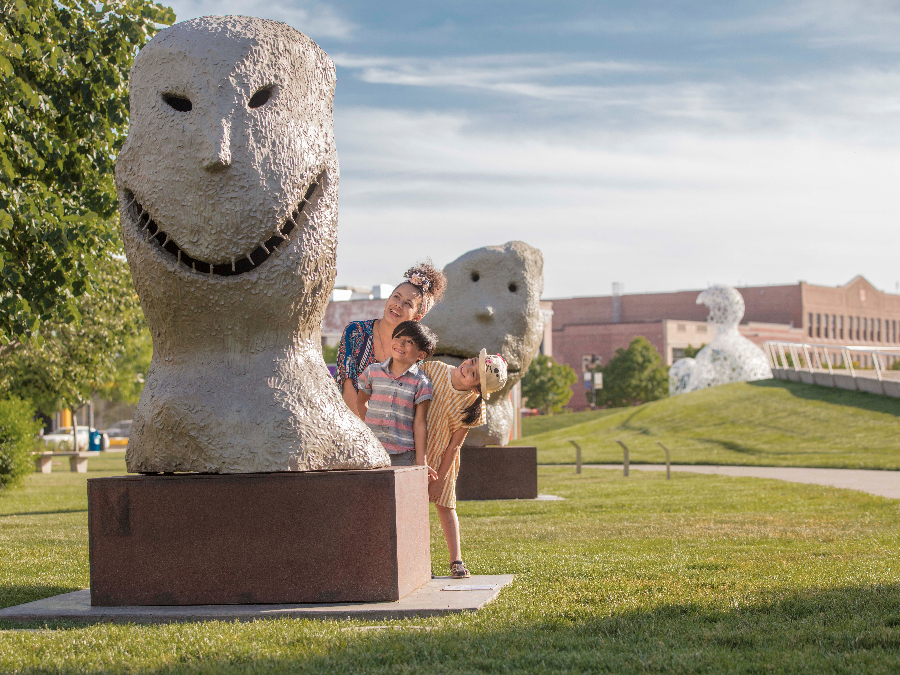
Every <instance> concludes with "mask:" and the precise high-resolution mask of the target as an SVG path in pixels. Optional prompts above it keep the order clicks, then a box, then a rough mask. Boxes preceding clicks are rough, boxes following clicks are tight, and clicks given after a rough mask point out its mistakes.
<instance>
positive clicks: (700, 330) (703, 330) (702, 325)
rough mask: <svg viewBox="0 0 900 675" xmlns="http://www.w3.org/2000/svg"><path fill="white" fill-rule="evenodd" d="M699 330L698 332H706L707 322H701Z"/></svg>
mask: <svg viewBox="0 0 900 675" xmlns="http://www.w3.org/2000/svg"><path fill="white" fill-rule="evenodd" d="M697 332H698V333H705V332H706V324H705V323H701V324H700V325H699V326H697Z"/></svg>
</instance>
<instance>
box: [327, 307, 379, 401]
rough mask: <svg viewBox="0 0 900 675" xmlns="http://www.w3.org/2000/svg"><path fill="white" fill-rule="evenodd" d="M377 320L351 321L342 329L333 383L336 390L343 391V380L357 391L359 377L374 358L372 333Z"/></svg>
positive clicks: (373, 361)
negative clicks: (351, 383) (347, 381)
mask: <svg viewBox="0 0 900 675" xmlns="http://www.w3.org/2000/svg"><path fill="white" fill-rule="evenodd" d="M376 321H377V319H369V320H367V321H351V322H350V323H348V324H347V327H346V328H345V329H344V334H343V335H342V336H341V343H340V345H338V353H337V364H336V365H337V372H336V373H335V375H334V381H335V382H337V386H338V389H340V390H341V391H343V390H344V380H346V379H347V378H348V377H349V378H350V379H351V380H353V388H354V389H356V391H359V376H360V375H361V374H362V372H363V371H364V370H365V369H366V368H368V367H369V366H370V365H372V364H373V363H378V360H377V359H376V358H375V338H374V335H373V333H372V331H373V326H374V325H375V322H376Z"/></svg>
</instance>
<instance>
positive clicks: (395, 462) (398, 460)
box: [388, 450, 416, 466]
mask: <svg viewBox="0 0 900 675" xmlns="http://www.w3.org/2000/svg"><path fill="white" fill-rule="evenodd" d="M388 455H390V457H391V466H415V465H416V451H415V450H410V451H408V452H397V453H391V452H389V453H388Z"/></svg>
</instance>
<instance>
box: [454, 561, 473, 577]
mask: <svg viewBox="0 0 900 675" xmlns="http://www.w3.org/2000/svg"><path fill="white" fill-rule="evenodd" d="M450 576H451V577H453V578H454V579H468V578H469V570H467V569H466V564H465V563H464V562H463V561H462V560H456V561H454V562H452V563H450Z"/></svg>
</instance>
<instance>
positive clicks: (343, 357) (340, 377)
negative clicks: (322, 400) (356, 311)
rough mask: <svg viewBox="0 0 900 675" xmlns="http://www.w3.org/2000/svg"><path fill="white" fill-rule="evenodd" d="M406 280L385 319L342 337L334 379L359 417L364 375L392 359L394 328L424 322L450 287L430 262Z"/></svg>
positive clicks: (352, 327) (356, 324)
mask: <svg viewBox="0 0 900 675" xmlns="http://www.w3.org/2000/svg"><path fill="white" fill-rule="evenodd" d="M403 277H404V279H406V281H404V282H402V283H401V284H400V285H399V286H397V288H395V289H394V291H393V292H392V293H391V295H390V297H389V298H388V299H387V301H386V302H385V303H384V314H382V316H381V318H379V319H368V320H366V321H351V322H350V323H349V324H348V325H347V327H346V328H345V329H344V333H343V335H342V336H341V342H340V344H339V345H338V355H337V373H335V376H334V379H335V381H336V382H337V385H338V387H339V388H340V390H341V393H342V394H343V397H344V401H346V403H347V406H348V407H349V408H350V410H352V411H353V412H354V413H356V414H357V415H358V414H359V410H358V409H357V404H356V401H357V392H358V391H359V382H358V378H359V376H360V374H361V373H362V372H363V371H364V370H365V369H366V368H368V367H369V366H370V365H372V364H373V363H381V362H383V361H387V360H388V359H389V358H390V357H391V339H392V337H391V336H392V335H393V333H394V329H395V328H396V327H397V326H398V325H399V324H401V323H402V322H404V321H419V320H421V318H422V317H423V316H425V315H426V314H427V313H428V311H429V310H430V309H431V308H432V307H434V304H435V303H436V302H440V300H441V298H442V297H443V295H444V288H445V287H446V286H447V279H446V277H445V276H444V273H443V272H442V271H441V270H439V269H438V268H436V267H435V266H434V265H433V264H432V263H431V261H430V260H426V261H425V262H423V263H419V264H418V265H414V266H413V267H410V268H409V269H408V270H406V273H405V274H404V275H403Z"/></svg>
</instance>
